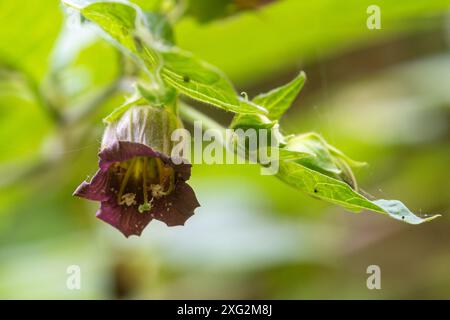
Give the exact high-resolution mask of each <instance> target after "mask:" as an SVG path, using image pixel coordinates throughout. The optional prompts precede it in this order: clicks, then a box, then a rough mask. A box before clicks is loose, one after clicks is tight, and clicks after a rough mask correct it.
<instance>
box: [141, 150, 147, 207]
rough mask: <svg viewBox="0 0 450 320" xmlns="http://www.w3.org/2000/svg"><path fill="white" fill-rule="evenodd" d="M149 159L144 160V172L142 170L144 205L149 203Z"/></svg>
mask: <svg viewBox="0 0 450 320" xmlns="http://www.w3.org/2000/svg"><path fill="white" fill-rule="evenodd" d="M147 165H148V163H147V158H144V170H142V175H143V177H142V191H143V193H144V203H147V202H148V195H147V169H148V168H147Z"/></svg>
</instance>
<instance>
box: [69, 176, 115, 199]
mask: <svg viewBox="0 0 450 320" xmlns="http://www.w3.org/2000/svg"><path fill="white" fill-rule="evenodd" d="M107 188H108V172H104V171H101V170H98V171H97V172H96V173H95V175H94V177H93V178H92V179H91V182H87V181H83V182H82V183H81V184H80V185H79V186H78V188H77V189H76V190H75V192H74V193H73V195H74V196H77V197H81V198H85V199H88V200H93V201H106V200H108V199H109V196H108V191H107Z"/></svg>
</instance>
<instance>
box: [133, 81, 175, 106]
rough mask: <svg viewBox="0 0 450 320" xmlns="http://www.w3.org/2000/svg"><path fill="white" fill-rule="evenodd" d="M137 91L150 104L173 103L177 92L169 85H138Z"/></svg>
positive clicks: (166, 104)
mask: <svg viewBox="0 0 450 320" xmlns="http://www.w3.org/2000/svg"><path fill="white" fill-rule="evenodd" d="M138 91H139V93H140V94H141V95H142V97H144V98H145V99H146V100H147V101H148V102H149V103H150V104H151V105H154V106H168V105H173V104H175V101H176V97H177V93H176V91H175V90H174V89H173V88H171V87H157V88H153V87H151V88H147V87H145V86H144V85H138Z"/></svg>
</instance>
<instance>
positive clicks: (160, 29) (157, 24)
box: [144, 12, 175, 45]
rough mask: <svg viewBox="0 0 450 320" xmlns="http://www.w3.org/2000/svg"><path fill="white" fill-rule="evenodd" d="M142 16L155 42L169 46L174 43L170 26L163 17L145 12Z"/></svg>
mask: <svg viewBox="0 0 450 320" xmlns="http://www.w3.org/2000/svg"><path fill="white" fill-rule="evenodd" d="M144 15H145V18H146V19H147V25H148V27H149V29H150V32H151V33H152V34H153V35H154V36H155V38H156V39H157V40H159V41H162V42H164V43H166V44H170V45H173V44H174V43H175V37H174V34H173V29H172V26H171V25H170V23H169V21H167V19H166V17H165V16H163V15H162V14H159V13H154V12H145V13H144Z"/></svg>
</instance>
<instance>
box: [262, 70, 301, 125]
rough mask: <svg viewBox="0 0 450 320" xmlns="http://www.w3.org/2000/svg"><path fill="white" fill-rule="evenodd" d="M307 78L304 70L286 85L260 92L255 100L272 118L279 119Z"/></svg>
mask: <svg viewBox="0 0 450 320" xmlns="http://www.w3.org/2000/svg"><path fill="white" fill-rule="evenodd" d="M305 80H306V75H305V73H304V72H300V73H299V75H298V76H297V77H295V78H294V79H293V80H292V81H291V82H289V83H287V84H285V85H284V86H281V87H278V88H275V89H273V90H271V91H269V92H267V93H263V94H260V95H258V96H256V97H255V98H254V99H253V102H254V103H256V104H258V105H260V106H262V107H264V108H266V109H267V110H268V111H269V114H268V117H269V119H271V120H278V119H280V118H281V116H282V115H283V113H284V112H286V110H287V109H289V107H290V106H291V105H292V103H293V102H294V100H295V98H296V97H297V95H298V93H299V92H300V90H301V89H302V87H303V85H304V83H305Z"/></svg>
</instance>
